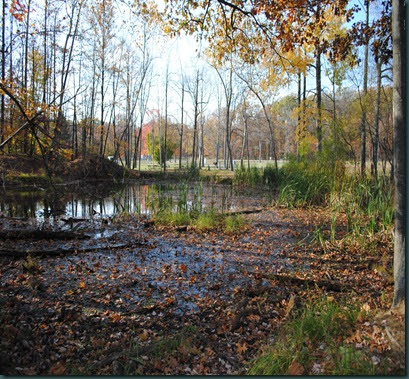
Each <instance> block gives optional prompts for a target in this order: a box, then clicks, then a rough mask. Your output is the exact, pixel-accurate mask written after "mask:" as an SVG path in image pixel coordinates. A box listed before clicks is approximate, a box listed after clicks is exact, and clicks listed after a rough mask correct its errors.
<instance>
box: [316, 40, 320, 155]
mask: <svg viewBox="0 0 409 379" xmlns="http://www.w3.org/2000/svg"><path fill="white" fill-rule="evenodd" d="M315 54H316V56H315V73H316V88H317V112H318V114H317V119H316V130H317V140H318V152H319V153H320V152H321V151H322V109H321V106H322V93H321V50H320V48H319V47H317V51H316V53H315Z"/></svg>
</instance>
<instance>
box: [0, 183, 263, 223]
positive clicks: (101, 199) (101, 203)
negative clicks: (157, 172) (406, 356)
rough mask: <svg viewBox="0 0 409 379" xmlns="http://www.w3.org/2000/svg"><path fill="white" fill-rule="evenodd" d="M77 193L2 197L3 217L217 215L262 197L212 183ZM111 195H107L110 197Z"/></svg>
mask: <svg viewBox="0 0 409 379" xmlns="http://www.w3.org/2000/svg"><path fill="white" fill-rule="evenodd" d="M105 190H108V191H104V192H105V194H101V191H100V189H99V190H97V189H95V191H94V190H92V189H89V188H87V190H86V191H85V190H75V191H70V189H66V193H65V194H64V195H61V194H56V193H51V194H50V193H45V192H29V193H7V194H2V196H1V198H0V212H1V215H3V216H7V217H17V218H36V219H37V220H39V221H42V220H43V221H44V220H50V221H52V220H56V219H58V218H61V217H65V218H69V217H72V218H93V217H101V216H107V217H109V216H113V215H117V214H122V213H130V214H140V215H149V214H151V213H153V212H155V211H157V210H158V209H160V208H161V207H164V206H168V207H169V206H170V207H171V208H172V209H174V210H187V211H189V210H199V211H200V210H203V209H204V208H214V209H216V210H217V211H218V212H220V211H229V210H235V209H238V208H242V207H249V206H260V205H262V204H261V203H263V200H262V196H261V195H260V196H256V195H255V194H254V193H252V194H251V196H250V194H248V193H247V194H246V193H243V192H237V190H233V187H232V186H226V185H211V184H202V183H201V184H187V183H182V184H167V185H157V184H132V185H126V186H124V187H121V188H117V189H115V188H112V189H110V188H105ZM107 192H108V194H107Z"/></svg>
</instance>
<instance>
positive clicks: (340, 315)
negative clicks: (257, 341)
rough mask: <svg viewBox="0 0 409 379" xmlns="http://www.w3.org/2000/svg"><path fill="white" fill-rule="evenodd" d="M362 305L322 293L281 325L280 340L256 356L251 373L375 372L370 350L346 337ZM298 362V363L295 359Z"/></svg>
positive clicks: (351, 330) (366, 373)
mask: <svg viewBox="0 0 409 379" xmlns="http://www.w3.org/2000/svg"><path fill="white" fill-rule="evenodd" d="M360 314H361V310H360V307H359V305H357V304H355V305H351V304H339V303H337V302H336V301H335V300H334V299H332V298H328V297H322V298H319V299H316V300H313V301H311V302H309V303H306V304H305V306H304V308H303V309H302V310H301V312H299V313H298V314H295V315H294V316H292V318H290V319H289V320H288V321H287V322H286V323H285V324H284V327H283V328H282V333H281V334H280V336H279V337H278V339H277V341H276V342H275V343H274V344H273V345H272V346H269V347H268V348H267V350H266V352H265V353H264V354H262V355H261V356H260V357H258V358H256V359H255V360H254V361H253V362H252V364H251V367H250V369H249V372H248V374H250V375H285V374H292V375H295V374H296V373H295V372H294V370H296V371H297V374H301V375H303V374H306V375H308V374H323V375H374V374H375V369H376V367H375V366H374V363H373V362H372V360H371V354H370V352H369V351H364V350H357V349H355V347H354V346H353V345H350V344H349V343H347V342H346V339H347V338H348V337H349V336H350V335H351V333H352V332H353V330H354V328H355V325H356V322H357V320H358V318H359V317H360ZM294 362H296V363H294Z"/></svg>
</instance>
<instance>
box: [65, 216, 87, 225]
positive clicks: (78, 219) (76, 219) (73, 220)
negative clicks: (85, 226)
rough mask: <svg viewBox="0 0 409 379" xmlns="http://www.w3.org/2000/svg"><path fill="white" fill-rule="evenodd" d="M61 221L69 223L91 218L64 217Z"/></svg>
mask: <svg viewBox="0 0 409 379" xmlns="http://www.w3.org/2000/svg"><path fill="white" fill-rule="evenodd" d="M61 221H63V222H65V223H67V224H72V223H74V222H83V221H89V218H88V219H87V218H73V217H70V218H62V219H61Z"/></svg>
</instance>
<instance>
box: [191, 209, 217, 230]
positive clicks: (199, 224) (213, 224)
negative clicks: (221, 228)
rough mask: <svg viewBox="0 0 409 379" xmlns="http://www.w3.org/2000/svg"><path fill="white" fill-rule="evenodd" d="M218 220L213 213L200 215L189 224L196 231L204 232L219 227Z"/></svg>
mask: <svg viewBox="0 0 409 379" xmlns="http://www.w3.org/2000/svg"><path fill="white" fill-rule="evenodd" d="M219 218H220V217H217V214H216V213H215V212H213V211H210V212H205V213H202V214H200V215H199V216H198V217H197V218H196V219H195V220H192V222H191V224H192V225H193V226H194V227H196V228H197V229H198V230H201V231H206V230H212V229H215V228H217V226H218V225H219Z"/></svg>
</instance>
